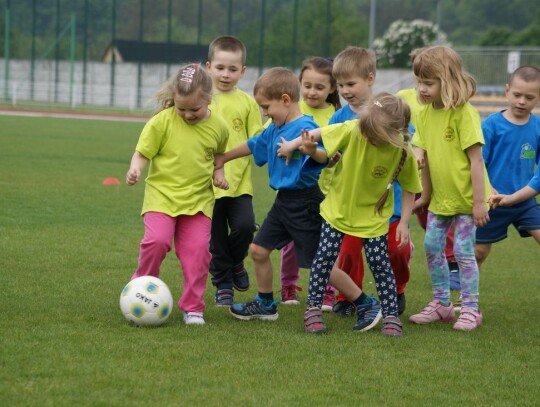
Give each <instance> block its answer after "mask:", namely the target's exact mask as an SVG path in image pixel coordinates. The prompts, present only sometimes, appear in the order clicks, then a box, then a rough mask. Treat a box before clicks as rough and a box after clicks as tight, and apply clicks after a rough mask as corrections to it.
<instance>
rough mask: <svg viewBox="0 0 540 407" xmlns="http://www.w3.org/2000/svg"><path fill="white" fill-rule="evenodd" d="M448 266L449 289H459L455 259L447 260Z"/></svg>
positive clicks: (457, 268)
mask: <svg viewBox="0 0 540 407" xmlns="http://www.w3.org/2000/svg"><path fill="white" fill-rule="evenodd" d="M448 267H449V268H450V277H449V278H450V290H452V291H460V290H461V284H460V282H459V267H458V264H457V263H456V262H455V261H450V262H448Z"/></svg>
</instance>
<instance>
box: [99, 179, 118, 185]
mask: <svg viewBox="0 0 540 407" xmlns="http://www.w3.org/2000/svg"><path fill="white" fill-rule="evenodd" d="M102 184H103V185H120V181H118V178H105V179H104V180H103V182H102Z"/></svg>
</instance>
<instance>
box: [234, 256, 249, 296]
mask: <svg viewBox="0 0 540 407" xmlns="http://www.w3.org/2000/svg"><path fill="white" fill-rule="evenodd" d="M232 275H233V286H234V288H235V290H236V291H247V290H248V289H249V275H248V273H247V270H246V269H245V268H244V264H243V263H240V264H239V265H237V266H234V267H233V268H232Z"/></svg>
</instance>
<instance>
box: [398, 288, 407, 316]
mask: <svg viewBox="0 0 540 407" xmlns="http://www.w3.org/2000/svg"><path fill="white" fill-rule="evenodd" d="M406 302H407V301H406V300H405V293H401V294H398V295H397V312H398V315H401V314H403V313H404V312H405V304H406Z"/></svg>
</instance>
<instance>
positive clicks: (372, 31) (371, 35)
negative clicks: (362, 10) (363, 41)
mask: <svg viewBox="0 0 540 407" xmlns="http://www.w3.org/2000/svg"><path fill="white" fill-rule="evenodd" d="M376 8H377V0H371V4H370V6H369V45H368V47H369V48H373V40H374V39H375V15H376V13H377V11H376Z"/></svg>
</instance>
